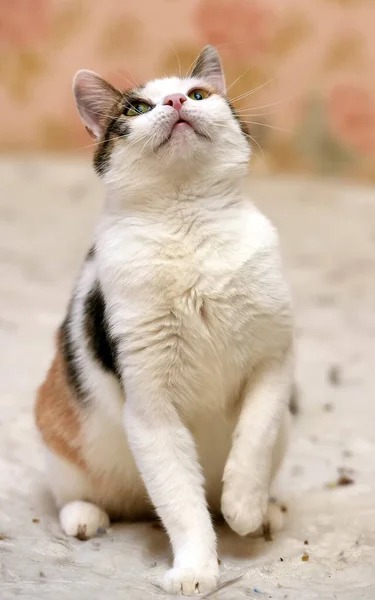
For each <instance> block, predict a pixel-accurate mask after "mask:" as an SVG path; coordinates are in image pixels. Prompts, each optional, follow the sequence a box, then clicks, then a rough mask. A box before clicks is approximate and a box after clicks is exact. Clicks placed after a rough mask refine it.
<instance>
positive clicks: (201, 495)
mask: <svg viewBox="0 0 375 600" xmlns="http://www.w3.org/2000/svg"><path fill="white" fill-rule="evenodd" d="M73 89H74V95H75V99H76V103H77V107H78V111H79V114H80V116H81V118H82V120H83V122H84V124H85V126H86V128H87V130H88V132H89V134H90V135H91V136H92V137H93V138H94V140H95V141H96V150H95V156H94V167H95V170H96V172H97V173H98V174H99V176H100V177H101V179H102V181H103V183H104V187H105V189H106V202H105V208H104V211H103V214H102V216H101V218H100V221H99V224H98V226H97V229H96V231H95V235H94V241H93V244H92V248H91V250H90V251H89V253H88V255H87V257H86V260H85V261H84V264H83V267H82V270H81V272H80V274H79V276H78V278H77V281H76V284H75V287H74V291H73V294H72V297H71V301H70V304H69V307H68V310H67V315H66V318H65V321H64V322H63V324H62V326H61V328H60V329H59V331H58V334H57V350H56V355H55V358H54V361H53V363H52V366H51V368H50V371H49V373H48V374H47V377H46V379H45V381H44V383H43V384H42V386H41V387H40V390H39V393H38V398H37V403H36V423H37V427H38V429H39V431H40V434H41V438H42V440H43V444H44V447H45V451H46V461H47V469H48V477H49V482H50V485H51V488H52V491H53V494H54V497H55V499H56V503H57V506H58V508H59V511H60V513H59V515H60V523H61V527H62V529H63V531H64V532H65V534H67V535H70V536H77V537H80V538H89V537H90V536H93V535H95V534H96V532H97V531H98V530H104V529H106V528H107V527H108V526H109V523H110V518H111V519H118V518H127V519H132V520H136V519H143V518H146V517H149V516H152V515H157V516H158V517H159V518H160V519H161V521H162V523H163V526H164V527H165V529H166V531H167V534H168V536H169V539H170V542H171V545H172V549H173V555H174V561H173V566H172V568H171V569H170V570H169V571H167V572H166V574H165V575H163V577H162V579H161V585H162V586H163V588H164V589H165V590H166V591H167V592H170V593H177V594H183V595H194V594H201V593H208V592H210V591H212V590H213V589H215V586H217V583H218V577H219V566H218V558H217V551H216V538H215V533H214V528H213V523H212V518H211V514H219V513H221V514H222V515H223V516H224V518H225V519H226V521H227V523H228V524H229V526H230V527H231V528H232V530H233V531H235V532H236V533H238V534H239V535H242V536H243V535H247V534H250V533H252V532H256V531H257V530H259V528H261V526H262V523H265V522H266V521H269V520H270V519H271V520H272V519H273V520H274V521H277V519H278V518H279V516H280V515H277V514H276V513H275V511H276V507H275V506H273V505H272V504H271V505H270V504H269V488H270V483H271V481H272V478H273V477H274V475H275V473H276V472H277V470H278V467H279V465H280V462H281V460H282V458H283V454H284V450H285V447H286V442H287V437H288V435H287V433H288V417H289V415H288V400H289V397H290V392H291V388H292V385H293V315H292V305H291V299H290V293H289V288H288V285H287V283H286V281H285V279H284V275H283V269H282V264H281V259H280V255H279V248H278V237H277V233H276V231H275V229H274V227H273V226H272V225H271V223H270V222H269V221H268V219H267V218H266V217H264V216H263V215H262V214H261V213H260V212H259V211H258V210H257V209H256V208H255V206H254V205H253V204H252V203H251V201H250V199H249V197H248V192H247V174H248V166H249V159H250V154H251V148H250V144H249V136H248V134H247V132H246V128H245V125H244V123H242V122H241V120H240V119H239V118H238V116H237V115H236V113H235V111H234V109H233V108H232V106H231V104H230V102H229V100H228V99H227V98H226V87H225V80H224V74H223V70H222V65H221V61H220V58H219V55H218V53H217V51H216V49H215V48H214V47H212V46H207V47H205V48H204V49H203V51H202V52H201V54H200V55H199V57H198V59H197V61H196V63H195V66H194V69H193V71H192V74H191V76H188V77H186V78H181V77H172V78H164V79H157V80H154V81H151V82H149V83H147V84H146V85H144V86H140V87H137V88H135V89H132V90H129V91H126V92H120V91H118V90H117V89H115V88H114V87H112V85H110V84H109V83H107V82H106V81H104V80H103V79H101V78H100V77H99V76H98V75H96V74H95V73H93V72H90V71H79V72H78V73H77V74H76V76H75V79H74V85H73Z"/></svg>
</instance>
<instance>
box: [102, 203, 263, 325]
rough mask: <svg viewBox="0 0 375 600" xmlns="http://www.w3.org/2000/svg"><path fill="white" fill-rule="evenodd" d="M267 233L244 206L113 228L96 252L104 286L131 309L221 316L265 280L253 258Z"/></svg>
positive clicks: (239, 308) (243, 303)
mask: <svg viewBox="0 0 375 600" xmlns="http://www.w3.org/2000/svg"><path fill="white" fill-rule="evenodd" d="M272 234H273V230H272V227H271V226H270V225H269V223H268V221H267V220H266V219H265V218H264V217H262V216H261V215H260V214H259V213H257V212H255V211H247V210H245V209H244V210H239V209H236V211H232V212H229V213H227V214H217V215H215V216H214V217H211V216H210V217H207V216H206V215H204V216H203V217H202V215H199V214H198V215H197V216H195V217H194V216H191V218H190V219H186V220H180V221H179V220H177V219H175V220H171V222H168V223H163V224H160V223H158V224H149V225H148V226H147V225H146V224H145V223H141V224H136V225H132V226H130V227H123V228H116V229H115V230H114V231H112V232H111V239H110V243H106V244H104V246H103V253H102V255H101V256H102V257H103V260H102V264H103V266H104V269H103V276H104V278H105V280H106V284H107V285H106V287H107V290H108V291H109V292H110V296H111V298H112V299H113V301H114V305H117V306H119V305H120V304H121V303H122V302H123V303H124V304H125V305H126V306H127V307H128V308H129V314H132V315H133V317H135V316H136V315H141V314H144V313H146V312H147V313H148V314H150V312H155V313H157V312H168V311H172V312H173V313H174V314H179V315H180V316H181V318H183V319H184V320H186V319H189V318H191V319H193V320H194V319H195V317H197V316H198V317H200V318H202V319H203V320H204V319H207V318H209V317H211V318H214V319H215V318H218V319H221V322H222V323H223V322H224V321H225V319H231V318H233V317H234V316H235V315H236V313H240V312H243V311H244V310H246V309H247V307H248V303H249V294H250V295H251V288H253V289H254V290H255V289H257V287H259V286H261V285H262V282H261V279H262V274H261V269H259V268H258V267H257V261H258V260H259V258H258V257H259V256H260V254H262V250H263V249H264V248H266V247H267V245H268V244H269V238H270V237H271V238H272ZM258 280H259V281H258Z"/></svg>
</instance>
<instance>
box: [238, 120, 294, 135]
mask: <svg viewBox="0 0 375 600" xmlns="http://www.w3.org/2000/svg"><path fill="white" fill-rule="evenodd" d="M243 122H244V123H251V124H252V125H261V126H262V127H269V128H270V129H276V130H277V131H285V132H287V133H289V132H290V129H284V128H282V127H276V125H269V124H268V123H261V122H258V121H246V119H243Z"/></svg>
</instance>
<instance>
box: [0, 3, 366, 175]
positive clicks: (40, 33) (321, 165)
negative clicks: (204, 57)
mask: <svg viewBox="0 0 375 600" xmlns="http://www.w3.org/2000/svg"><path fill="white" fill-rule="evenodd" d="M374 27H375V2H374V1H373V0H304V1H303V2H302V1H301V0H148V1H146V0H144V1H143V2H133V1H130V0H106V1H105V2H99V1H95V2H94V1H93V0H1V1H0V52H1V55H0V59H1V60H0V84H1V88H0V114H1V139H0V150H1V151H2V152H11V151H17V152H19V151H70V152H74V153H77V155H79V154H81V153H82V152H90V148H88V149H83V148H82V147H83V146H89V145H90V138H89V137H88V136H87V134H86V133H85V131H84V128H83V126H82V125H81V122H80V120H79V118H78V115H77V114H76V111H75V107H74V103H73V98H72V94H71V80H72V77H73V75H74V73H75V71H76V70H78V69H80V68H89V69H93V70H96V71H98V72H99V73H100V74H101V75H102V76H104V77H106V78H108V79H109V80H110V81H111V82H112V83H114V84H115V85H118V86H119V87H121V88H126V87H127V86H129V85H133V83H134V82H137V81H138V82H141V81H144V80H147V79H148V78H153V77H160V76H163V75H166V74H172V73H178V72H179V69H180V68H181V70H182V73H186V72H187V71H188V69H189V67H190V66H191V64H192V62H193V61H194V58H195V57H196V55H197V54H198V52H199V50H200V48H201V47H202V46H203V45H205V44H207V43H212V44H215V45H216V46H217V48H218V49H219V51H220V53H221V56H222V59H223V62H224V65H225V69H226V74H227V83H228V85H231V84H232V83H233V82H234V81H235V80H236V79H237V78H238V81H236V83H235V84H234V85H233V87H231V88H230V91H229V96H230V97H231V98H233V99H234V104H235V106H236V107H240V108H242V109H243V108H248V110H247V111H246V114H247V116H246V119H247V120H248V121H249V130H250V133H251V135H252V136H253V137H254V139H255V141H254V144H253V148H254V154H255V156H254V161H253V168H254V170H255V171H256V172H267V173H271V172H280V171H284V172H297V173H301V172H304V173H310V174H329V175H339V176H345V177H350V178H356V179H359V180H364V181H375V77H374V74H375V35H374ZM179 63H180V64H179ZM250 91H251V92H252V93H251V94H250V95H247V96H244V97H243V98H239V99H236V98H237V97H238V96H241V95H242V94H245V93H246V92H250ZM251 121H252V122H251Z"/></svg>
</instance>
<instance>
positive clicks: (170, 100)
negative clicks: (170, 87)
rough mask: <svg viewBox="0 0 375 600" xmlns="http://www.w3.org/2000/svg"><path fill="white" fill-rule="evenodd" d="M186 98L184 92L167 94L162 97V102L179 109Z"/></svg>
mask: <svg viewBox="0 0 375 600" xmlns="http://www.w3.org/2000/svg"><path fill="white" fill-rule="evenodd" d="M186 100H187V98H186V96H184V94H169V96H166V97H165V98H164V101H163V104H165V105H166V106H172V107H173V108H175V109H176V110H178V111H179V110H180V109H181V106H182V105H183V103H184V102H186Z"/></svg>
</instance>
